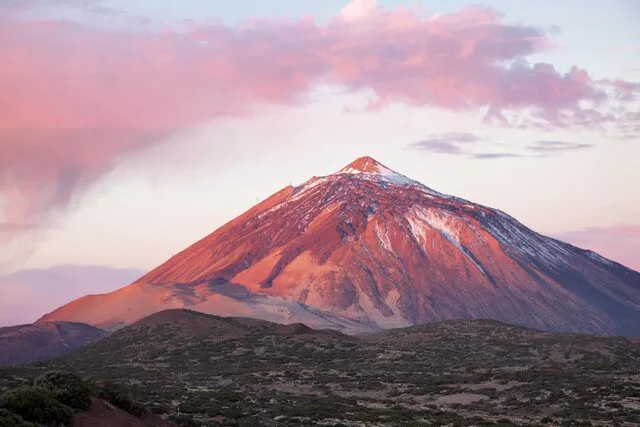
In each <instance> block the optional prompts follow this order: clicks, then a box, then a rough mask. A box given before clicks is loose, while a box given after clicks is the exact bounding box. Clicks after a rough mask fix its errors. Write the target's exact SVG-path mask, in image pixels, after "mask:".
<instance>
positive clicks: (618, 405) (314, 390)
mask: <svg viewBox="0 0 640 427" xmlns="http://www.w3.org/2000/svg"><path fill="white" fill-rule="evenodd" d="M638 366H640V346H638V345H636V344H632V343H630V342H629V341H628V340H627V339H625V338H612V337H611V338H605V337H594V336H587V335H577V334H554V333H547V332H540V331H536V330H532V329H526V328H522V327H517V326H512V325H507V324H504V323H500V322H496V321H487V320H472V321H462V320H456V321H446V322H443V323H437V324H430V325H423V326H413V327H408V328H403V329H395V330H388V331H382V332H378V333H374V334H368V335H362V336H357V337H354V336H346V335H343V334H340V333H336V332H335V331H314V330H312V329H310V328H307V327H304V326H302V325H294V326H281V325H275V324H272V323H269V322H264V321H259V320H254V319H237V318H220V317H215V316H210V315H206V314H202V313H195V312H190V311H184V310H171V311H168V312H163V313H158V314H156V315H154V316H151V317H149V318H146V319H144V320H142V321H141V322H138V323H137V324H135V325H132V326H129V327H126V328H123V329H121V330H119V331H117V332H115V333H113V334H112V335H110V336H109V337H106V338H105V339H102V340H100V341H98V342H96V343H93V344H91V345H89V346H87V347H85V348H83V349H80V350H79V351H77V352H75V353H73V354H71V355H67V356H64V357H63V358H61V359H58V360H57V361H55V362H50V363H47V364H45V365H40V366H36V367H30V368H19V369H18V368H12V369H5V370H0V379H3V380H4V381H5V382H6V383H10V384H12V385H14V386H15V385H19V384H20V382H21V381H23V379H24V378H28V377H30V376H34V375H36V374H37V373H38V372H40V371H41V370H43V369H51V368H54V367H55V368H66V369H74V370H76V371H78V372H79V373H81V374H82V375H87V376H89V377H92V378H94V379H96V380H116V381H126V382H128V383H129V386H130V387H131V389H132V390H133V394H134V397H135V398H136V399H138V400H140V401H141V403H143V404H144V405H146V406H147V407H150V408H152V409H153V410H154V411H156V412H158V413H162V414H165V415H171V419H172V420H175V421H176V422H179V423H181V424H182V425H192V426H193V425H198V426H199V425H247V426H249V425H263V426H287V425H291V426H294V425H295V426H297V425H316V424H319V423H324V424H325V425H354V426H355V425H363V423H365V424H366V425H368V426H398V425H416V423H423V424H425V425H478V426H480V425H514V424H515V425H541V424H552V425H603V426H608V425H611V426H613V425H618V426H637V425H639V423H640V411H639V410H638V409H640V375H639V373H638ZM1 381H2V380H0V384H1Z"/></svg>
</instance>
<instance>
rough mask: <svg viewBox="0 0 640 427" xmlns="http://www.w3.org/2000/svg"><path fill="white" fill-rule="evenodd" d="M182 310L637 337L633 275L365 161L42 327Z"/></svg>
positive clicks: (317, 321) (324, 322)
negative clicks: (452, 321)
mask: <svg viewBox="0 0 640 427" xmlns="http://www.w3.org/2000/svg"><path fill="white" fill-rule="evenodd" d="M179 307H186V308H192V309H195V310H199V311H204V312H209V313H214V314H220V315H237V316H252V317H257V318H261V319H265V320H270V321H275V322H278V323H294V322H301V323H306V324H309V325H311V326H313V327H319V328H323V327H328V328H333V329H339V330H342V331H345V332H350V333H358V332H364V331H367V330H377V329H385V328H393V327H401V326H409V325H412V324H420V323H428V322H434V321H440V320H445V319H449V318H494V319H496V320H502V321H506V322H508V323H516V324H521V325H523V326H530V327H534V328H538V329H545V330H554V331H562V332H565V331H566V332H588V333H595V334H613V335H638V334H639V333H640V273H638V272H634V271H632V270H630V269H628V268H626V267H624V266H622V265H621V264H618V263H615V262H613V261H610V260H607V259H605V258H604V257H601V256H599V255H597V254H595V253H593V252H591V251H586V250H583V249H579V248H576V247H574V246H572V245H569V244H568V243H565V242H561V241H559V240H556V239H552V238H550V237H546V236H543V235H541V234H539V233H536V232H534V231H533V230H531V229H529V228H528V227H526V226H524V225H523V224H521V223H520V222H518V221H517V220H516V219H514V218H512V217H511V216H509V215H507V214H506V213H504V212H502V211H499V210H497V209H492V208H489V207H485V206H482V205H478V204H475V203H472V202H469V201H467V200H464V199H460V198H457V197H454V196H448V195H444V194H441V193H439V192H437V191H435V190H432V189H430V188H428V187H426V186H424V185H423V184H421V183H418V182H417V181H414V180H411V179H410V178H407V177H405V176H404V175H401V174H399V173H397V172H394V171H393V170H391V169H389V168H387V167H386V166H384V165H382V164H381V163H379V162H376V161H375V160H374V159H372V158H370V157H362V158H359V159H356V160H355V161H354V162H351V163H350V164H349V165H347V166H346V167H345V168H343V169H341V170H340V171H338V172H337V173H335V174H332V175H328V176H324V177H313V178H311V179H310V180H308V181H306V182H305V183H303V184H302V185H299V186H297V187H291V186H289V187H285V188H284V189H282V190H280V191H278V192H276V193H274V194H273V195H272V196H270V197H269V198H267V199H265V200H264V201H262V202H261V203H259V204H257V205H256V206H254V207H252V208H251V209H249V210H247V211H246V212H245V213H243V214H241V215H240V216H238V217H237V218H235V219H233V220H231V221H229V222H228V223H226V224H224V225H223V226H221V227H220V228H218V229H217V230H215V231H214V232H213V233H211V234H209V235H208V236H206V237H204V238H203V239H201V240H200V241H198V242H196V243H194V244H193V245H191V246H189V247H188V248H186V249H185V250H183V251H181V252H179V253H178V254H176V255H175V256H173V257H172V258H171V259H169V260H168V261H167V262H165V263H163V264H162V265H160V266H158V267H157V268H155V269H153V270H152V271H150V272H149V273H147V274H146V275H144V276H143V277H142V278H140V279H139V280H137V281H136V282H134V283H133V284H132V285H129V286H128V287H125V288H122V289H120V290H118V291H116V292H113V293H111V294H106V295H102V296H91V297H84V299H83V298H81V299H79V300H76V301H74V302H72V303H70V304H69V305H67V306H63V307H61V308H60V309H58V310H56V311H54V312H52V313H50V314H48V315H45V316H43V318H42V320H52V319H54V320H55V319H59V320H63V319H67V320H78V321H84V322H87V323H90V324H95V325H98V326H101V327H107V328H109V327H114V326H118V325H124V324H129V323H132V322H134V321H135V320H137V319H139V318H141V317H143V316H144V315H145V314H150V313H151V312H153V311H159V310H161V309H164V308H179Z"/></svg>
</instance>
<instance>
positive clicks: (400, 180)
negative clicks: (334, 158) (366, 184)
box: [337, 156, 421, 185]
mask: <svg viewBox="0 0 640 427" xmlns="http://www.w3.org/2000/svg"><path fill="white" fill-rule="evenodd" d="M337 174H350V175H363V176H365V177H367V178H373V179H378V180H381V181H384V182H389V183H393V184H404V185H421V184H420V183H419V182H418V181H415V180H413V179H411V178H407V177H406V176H404V175H402V174H399V173H398V172H395V171H393V170H391V169H389V168H388V167H386V166H385V165H383V164H382V163H380V162H378V161H377V160H375V159H374V158H372V157H369V156H363V157H358V158H357V159H355V160H354V161H353V162H351V163H349V164H348V165H347V166H345V167H343V168H342V169H340V170H339V171H338V172H337Z"/></svg>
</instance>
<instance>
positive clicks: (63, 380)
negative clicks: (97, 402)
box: [34, 371, 91, 411]
mask: <svg viewBox="0 0 640 427" xmlns="http://www.w3.org/2000/svg"><path fill="white" fill-rule="evenodd" d="M34 386H36V387H40V388H43V389H45V390H48V391H50V392H51V393H52V394H53V397H55V399H56V400H57V401H59V402H61V403H63V404H65V405H67V406H69V407H70V408H73V409H78V410H81V411H86V410H87V409H89V407H91V388H90V387H89V385H88V384H87V383H86V382H85V381H84V380H83V379H82V378H81V377H79V376H78V375H76V374H73V373H71V372H63V371H52V372H47V373H45V374H42V375H41V376H39V377H38V378H36V380H35V382H34Z"/></svg>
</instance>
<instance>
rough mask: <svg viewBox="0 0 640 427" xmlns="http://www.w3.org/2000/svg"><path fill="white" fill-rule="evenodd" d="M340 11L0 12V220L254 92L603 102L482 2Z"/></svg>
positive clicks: (573, 108)
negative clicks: (101, 19)
mask: <svg viewBox="0 0 640 427" xmlns="http://www.w3.org/2000/svg"><path fill="white" fill-rule="evenodd" d="M351 12H352V13H351ZM351 12H350V13H349V14H348V17H349V18H350V19H346V18H347V16H344V15H343V16H339V17H337V18H336V19H334V20H332V21H330V22H329V23H328V24H326V25H319V24H317V23H316V22H315V21H313V20H312V19H301V20H296V21H292V20H281V21H274V20H259V19H256V20H251V21H247V22H244V23H241V24H239V25H237V26H234V27H231V26H225V25H221V24H211V25H198V24H193V23H191V24H190V25H189V27H186V28H183V29H165V30H162V31H154V30H151V29H149V28H140V29H138V30H137V31H129V32H125V31H115V30H113V31H109V30H104V29H102V30H101V29H96V28H92V27H90V26H87V25H83V24H80V23H74V22H71V21H48V22H44V21H29V20H25V19H18V18H16V17H15V16H14V17H13V18H12V19H6V20H4V21H2V25H1V26H0V57H1V58H2V66H1V67H0V94H2V96H0V171H1V172H0V222H6V223H12V224H20V223H39V222H41V221H43V220H45V219H46V218H48V215H49V214H50V212H52V210H55V209H60V208H65V207H67V206H69V204H70V203H71V202H72V201H73V199H74V197H75V196H76V195H77V194H78V191H80V190H81V189H83V188H85V187H86V185H88V184H89V183H91V182H92V180H94V179H95V177H97V176H100V175H101V174H103V173H104V172H105V171H106V170H108V169H109V168H110V167H111V166H112V165H113V164H114V162H116V161H117V160H118V159H119V158H120V157H121V156H123V155H126V154H127V153H129V152H130V151H131V150H139V149H144V148H145V147H146V146H148V145H149V144H153V143H155V142H157V141H158V140H160V139H162V137H163V136H166V135H168V134H171V133H172V132H174V131H176V130H179V129H182V128H185V127H188V126H191V125H194V124H197V123H199V122H202V121H205V120H211V119H215V118H220V117H225V116H230V115H243V114H248V113H250V112H251V111H252V110H253V109H254V108H255V107H256V106H258V105H261V104H280V105H296V104H302V103H304V102H305V101H306V96H307V95H308V94H309V92H310V90H311V89H312V88H313V87H314V86H316V85H317V84H320V83H324V84H333V85H339V86H342V87H344V88H345V89H347V90H349V91H353V92H355V91H359V90H370V91H373V93H374V94H375V95H376V100H375V101H374V102H373V103H372V105H371V108H382V107H384V106H386V105H389V104H392V103H405V104H410V105H414V106H419V107H441V108H447V109H451V110H470V109H471V110H475V109H479V108H488V111H490V116H491V117H493V118H497V119H500V120H506V119H504V116H503V112H505V111H506V112H519V111H525V110H533V111H535V112H537V114H538V117H539V118H540V119H541V120H544V121H546V122H548V123H551V124H554V122H559V123H562V122H566V121H567V120H570V119H571V118H573V117H574V116H575V117H579V115H580V114H582V115H585V114H589V113H586V112H583V111H592V110H581V109H580V108H579V105H580V103H581V102H583V101H589V102H591V103H592V104H598V103H602V102H604V101H606V100H607V94H606V92H605V91H604V90H602V89H601V88H600V87H599V86H598V84H597V83H596V82H594V81H593V80H592V79H591V78H590V77H589V75H588V73H587V72H586V71H585V70H582V69H579V68H577V67H574V68H572V69H571V70H570V71H569V72H567V73H562V72H559V71H558V70H556V69H554V67H553V66H551V65H549V64H544V63H535V64H532V63H529V62H528V61H527V58H528V57H529V56H530V55H532V54H534V53H537V52H540V51H543V50H546V49H551V48H552V47H553V42H552V41H551V40H550V39H549V38H548V37H547V35H546V33H545V32H544V31H542V30H540V29H538V28H535V27H530V26H524V25H512V24H506V23H504V22H503V20H502V17H501V16H500V15H499V14H497V13H496V12H495V11H493V10H491V9H487V8H482V7H473V8H466V9H463V10H460V11H458V12H452V13H447V14H442V15H437V16H431V17H425V16H424V13H423V12H422V11H420V10H418V9H402V8H399V9H395V10H384V9H380V8H377V7H375V2H370V1H361V2H359V7H358V8H355V9H353V10H351ZM14 15H16V14H15V13H14ZM16 16H19V14H17V15H16ZM353 18H357V19H353ZM618 86H621V87H622V86H624V85H621V84H618ZM567 111H568V112H570V113H571V114H569V113H567ZM567 114H569V115H567ZM578 121H580V120H578Z"/></svg>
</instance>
